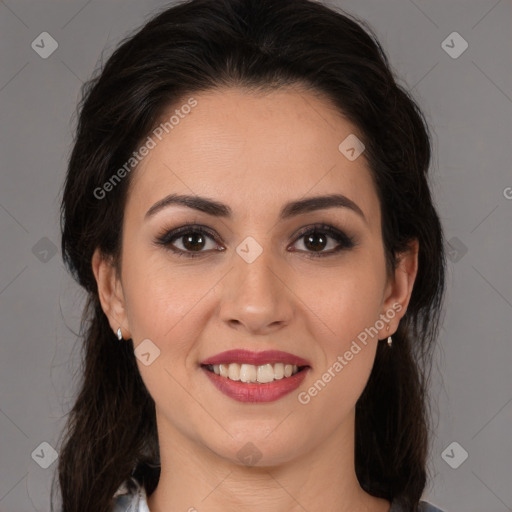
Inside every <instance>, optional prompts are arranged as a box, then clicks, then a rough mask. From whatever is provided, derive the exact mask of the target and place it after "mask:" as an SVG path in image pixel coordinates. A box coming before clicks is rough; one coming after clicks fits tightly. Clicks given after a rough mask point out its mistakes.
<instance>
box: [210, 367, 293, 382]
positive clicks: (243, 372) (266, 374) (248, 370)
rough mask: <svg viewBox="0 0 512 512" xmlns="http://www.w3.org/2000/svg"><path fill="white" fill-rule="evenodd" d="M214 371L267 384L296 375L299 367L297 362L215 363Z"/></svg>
mask: <svg viewBox="0 0 512 512" xmlns="http://www.w3.org/2000/svg"><path fill="white" fill-rule="evenodd" d="M209 368H213V372H214V373H215V374H216V375H220V376H221V377H226V378H228V379H231V380H235V381H241V382H258V383H260V384H265V383H267V382H273V381H274V380H280V379H283V378H286V377H291V376H292V375H295V374H296V373H297V372H298V371H299V368H298V366H297V365H296V364H293V365H292V364H283V363H275V364H273V365H272V364H263V365H261V366H254V365H253V364H245V363H244V364H238V363H231V364H214V365H211V366H209Z"/></svg>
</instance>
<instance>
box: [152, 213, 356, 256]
mask: <svg viewBox="0 0 512 512" xmlns="http://www.w3.org/2000/svg"><path fill="white" fill-rule="evenodd" d="M314 232H320V233H325V234H327V235H328V236H329V237H330V238H332V239H334V240H335V241H336V242H338V245H337V247H336V248H335V249H331V250H330V251H318V252H315V251H303V250H299V251H297V250H295V251H292V252H297V253H301V254H305V255H306V256H311V257H323V256H326V257H327V256H330V255H334V254H337V253H339V252H341V251H343V250H347V249H351V248H353V247H355V246H356V245H358V243H357V241H356V239H355V237H353V236H349V235H347V234H346V233H345V231H344V230H343V229H341V228H338V227H335V226H332V225H330V224H326V223H314V224H310V225H308V226H304V227H302V228H301V229H300V230H299V231H298V232H296V233H295V234H294V235H293V237H292V242H291V245H294V244H295V243H297V242H298V241H299V240H300V239H301V238H303V237H304V236H306V235H307V234H310V233H314ZM187 233H200V234H202V233H204V234H206V235H207V236H208V237H210V238H211V239H212V240H214V241H215V243H216V244H218V245H219V244H220V243H221V242H220V241H219V238H220V237H218V235H217V234H216V232H215V231H214V230H212V229H211V228H209V227H208V226H205V225H202V224H198V223H196V222H190V221H186V222H183V223H182V224H181V225H180V226H179V227H177V228H164V229H163V230H162V231H161V232H160V234H158V235H157V236H156V238H155V243H156V244H157V245H159V246H163V247H164V248H168V249H169V250H171V251H172V252H173V253H175V254H177V255H178V256H186V257H192V258H193V257H200V256H204V255H207V254H209V253H210V251H183V250H182V249H178V248H173V247H172V243H171V241H174V240H176V239H179V238H180V237H181V236H183V235H185V234H187ZM288 247H289V245H288V246H287V248H288ZM225 249H226V248H225V247H222V248H217V249H216V250H217V251H219V252H221V251H224V250H225Z"/></svg>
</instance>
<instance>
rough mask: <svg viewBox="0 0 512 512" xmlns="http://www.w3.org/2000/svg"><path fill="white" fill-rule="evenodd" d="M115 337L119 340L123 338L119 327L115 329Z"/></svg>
mask: <svg viewBox="0 0 512 512" xmlns="http://www.w3.org/2000/svg"><path fill="white" fill-rule="evenodd" d="M117 339H118V340H119V341H121V340H122V339H123V333H122V332H121V327H119V329H117Z"/></svg>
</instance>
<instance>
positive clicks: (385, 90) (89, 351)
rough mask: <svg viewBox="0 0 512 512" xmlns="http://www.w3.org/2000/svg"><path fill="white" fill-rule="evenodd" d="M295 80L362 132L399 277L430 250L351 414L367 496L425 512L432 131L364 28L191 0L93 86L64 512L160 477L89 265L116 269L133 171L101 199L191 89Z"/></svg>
mask: <svg viewBox="0 0 512 512" xmlns="http://www.w3.org/2000/svg"><path fill="white" fill-rule="evenodd" d="M295 85H300V86H303V87H306V88H307V90H309V91H311V92H312V93H315V94H318V95H320V96H322V97H323V98H326V99H328V100H329V101H330V102H331V104H332V105H334V107H335V109H336V110H337V111H338V112H339V113H340V114H341V115H343V116H344V117H345V118H346V119H348V121H349V122H351V123H352V124H353V125H354V126H355V127H357V129H358V130H359V132H360V135H361V136H360V138H361V139H362V141H363V143H364V145H365V148H366V149H365V152H364V158H365V159H366V161H367V163H368V166H369V169H370V172H371V175H372V178H373V180H374V183H375V185H376V190H377V193H378V198H379V202H380V209H381V217H382V237H383V243H384V249H385V254H386V264H387V267H388V270H390V269H391V270H392V269H394V268H395V267H396V265H397V262H398V260H399V256H400V253H403V252H404V251H406V250H407V249H408V248H409V247H410V244H411V242H412V241H414V240H417V241H418V242H419V252H418V273H417V276H416V280H415V283H414V287H413V290H412V294H411V298H410V302H409V305H408V309H407V311H406V313H405V315H404V316H403V318H402V319H401V322H400V324H399V327H398V330H397V332H396V333H395V334H394V336H393V347H392V349H391V350H390V349H389V348H388V347H387V345H386V344H382V343H380V344H378V348H377V353H376V356H375V362H374V366H373V369H372V372H371V375H370V377H369V380H368V382H367V385H366V387H365V389H364V391H363V393H362V395H361V396H360V398H359V399H358V401H357V404H356V419H355V421H356V425H355V428H356V437H355V470H356V474H357V477H358V479H359V482H360V485H361V487H362V488H363V489H364V490H365V491H366V492H368V493H370V494H372V495H374V496H376V497H382V498H386V499H388V500H389V501H393V500H395V501H397V502H399V503H400V504H403V506H404V507H405V508H406V509H407V510H411V511H417V509H418V503H419V501H420V498H421V495H422V493H423V491H424V488H425V486H426V483H427V473H428V470H427V460H428V450H429V442H430V425H429V421H430V419H431V411H430V402H429V395H428V385H429V375H430V372H431V366H432V355H433V347H434V344H435V341H436V339H437V335H438V330H439V324H440V313H441V310H442V302H443V295H444V288H445V266H446V262H445V254H444V248H443V233H442V226H441V224H440V220H439V218H438V215H437V213H436V210H435V207H434V204H433V200H432V197H431V192H430V189H429V183H428V181H429V180H428V171H429V165H430V158H431V136H430V133H429V129H428V124H427V122H426V120H425V118H424V116H423V114H422V112H421V110H420V109H419V107H418V106H417V104H416V103H415V101H414V100H413V98H412V96H411V95H410V93H408V92H407V91H406V89H405V88H403V87H401V86H400V85H399V84H398V83H397V79H395V77H394V73H393V71H392V69H391V67H390V64H389V62H388V59H387V57H386V55H385V53H384V51H383V49H382V48H381V46H380V44H379V42H378V41H377V37H376V36H375V34H374V33H373V32H372V30H371V28H369V27H368V26H367V24H366V23H365V22H364V21H361V20H358V19H357V18H355V17H354V16H352V15H349V14H347V13H342V12H341V11H340V10H334V9H333V8H329V7H327V6H325V5H322V4H320V3H317V2H314V1H309V0H280V1H279V2H275V1H274V0H258V1H257V2H256V1H254V0H192V1H189V2H185V3H180V4H175V5H173V6H172V7H171V8H168V9H166V10H164V11H162V12H161V13H159V14H157V15H155V16H154V17H153V18H151V19H150V20H149V21H148V22H147V23H146V24H145V25H144V26H143V27H142V28H141V29H139V30H138V31H137V32H135V33H134V34H131V35H130V36H129V37H128V38H126V39H125V40H123V41H122V43H121V44H120V45H119V46H118V47H117V49H116V50H115V51H114V52H113V54H112V55H111V56H110V58H109V59H108V60H107V62H106V63H105V65H104V66H103V69H102V70H97V72H96V73H95V76H94V77H93V78H91V79H90V80H89V81H88V82H86V83H85V84H84V86H83V88H82V96H81V100H80V102H79V105H78V112H79V116H78V123H77V127H76V136H75V140H74V145H73V148H72V151H71V155H70V158H69V165H68V169H67V175H66V180H65V184H64V187H63V198H62V204H61V230H62V246H61V249H62V256H63V259H64V262H65V264H66V266H67V268H68V269H69V271H70V273H71V274H72V276H73V277H74V279H75V280H76V281H77V282H78V283H79V285H80V286H81V287H83V288H84V289H85V291H86V292H87V302H86V304H85V308H84V311H83V315H82V322H81V330H80V336H81V337H83V346H82V350H83V359H82V368H80V371H81V381H80V387H79V392H78V397H77V399H76V401H75V402H74V405H73V407H72V409H71V411H70V412H69V418H68V420H67V423H66V428H65V431H64V433H63V439H62V447H61V449H60V457H59V463H58V468H57V469H58V477H59V484H60V490H61V497H62V511H63V512H79V511H80V512H81V511H83V510H95V511H96V512H107V511H110V510H112V507H113V498H112V497H113V494H114V493H115V491H116V490H117V489H118V487H119V486H120V484H121V483H122V482H123V481H125V480H127V479H128V478H129V477H135V478H136V479H138V481H139V482H141V483H142V484H143V485H144V487H145V489H146V492H147V494H148V495H150V494H151V493H152V492H153V491H154V489H155V488H156V486H157V484H158V479H159V475H160V458H159V457H160V456H159V448H158V436H157V428H156V418H155V404H154V401H153V399H152V397H151V396H150V395H149V393H148V391H147V389H146V387H145V385H144V383H143V381H142V379H141V376H140V374H139V371H138V368H137V364H136V361H135V356H134V347H133V342H132V340H128V341H125V342H123V343H119V342H118V341H117V338H116V336H115V334H114V333H113V332H112V330H111V328H110V325H109V322H108V319H107V317H106V315H105V313H104V312H103V310H102V308H101V305H100V301H99V298H98V289H97V283H96V280H95V277H94V274H93V271H92V265H91V260H92V255H93V253H94V251H95V249H96V248H99V249H100V250H101V252H102V254H103V255H104V256H105V257H108V258H110V259H111V261H112V262H113V264H114V265H115V266H116V268H117V269H118V268H119V265H120V255H121V239H122V222H123V213H124V206H125V202H126V196H127V190H128V187H129V184H130V182H131V177H132V175H133V173H131V174H128V175H127V176H126V177H125V178H124V179H123V180H120V182H119V183H117V184H116V186H115V187H113V189H112V190H111V191H110V192H109V194H108V198H102V199H99V198H98V197H97V194H95V192H94V191H95V190H97V188H98V187H102V186H103V185H104V184H105V183H106V182H107V181H108V180H109V179H110V178H111V177H112V175H113V172H114V171H115V170H116V169H119V168H120V167H121V166H123V164H124V163H125V162H127V161H128V159H129V158H130V157H131V156H132V154H133V152H134V151H135V150H136V149H137V148H138V147H139V144H140V143H141V141H143V140H144V139H145V138H146V137H147V136H148V134H150V133H151V131H152V130H154V128H155V127H156V126H157V125H158V124H159V122H160V120H161V118H162V115H163V114H164V113H165V112H166V111H167V110H168V109H169V107H170V105H177V104H179V101H183V98H186V97H187V95H191V94H193V93H198V92H201V91H209V90H215V89H217V90H221V89H222V88H223V87H240V88H244V89H248V90H251V91H256V92H264V91H269V90H273V89H276V88H281V87H287V86H295ZM134 172H136V170H135V171H134ZM52 489H53V485H52ZM52 510H54V509H53V499H52Z"/></svg>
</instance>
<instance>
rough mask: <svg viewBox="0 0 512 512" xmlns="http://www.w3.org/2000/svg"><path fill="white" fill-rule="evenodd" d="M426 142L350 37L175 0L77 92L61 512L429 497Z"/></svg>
mask: <svg viewBox="0 0 512 512" xmlns="http://www.w3.org/2000/svg"><path fill="white" fill-rule="evenodd" d="M430 153H431V149H430V136H429V131H428V127H427V125H426V123H425V121H424V118H423V116H422V114H421V111H420V110H419V108H418V107H417V105H416V104H415V103H414V101H413V100H412V99H411V97H410V96H409V95H408V94H407V93H406V92H405V91H403V90H402V89H401V88H400V87H399V86H398V85H397V84H396V82H395V79H394V77H393V74H392V73H391V71H390V68H389V64H388V61H387V59H386V56H385V54H384V52H383V51H382V49H381V47H380V46H379V44H378V42H377V41H376V39H375V36H373V35H372V33H371V31H370V30H369V29H367V31H365V30H363V28H362V23H361V22H359V23H357V22H356V21H354V20H353V19H351V18H350V17H349V16H346V15H343V14H341V13H339V12H335V11H334V10H331V9H329V8H327V7H326V6H323V5H321V4H319V3H316V2H311V1H308V0H293V1H292V0H285V1H284V0H283V1H280V2H274V1H270V0H259V1H257V2H256V1H250V0H193V1H191V2H187V3H183V4H180V5H177V6H174V7H172V8H170V9H168V10H166V11H164V12H162V13H161V14H160V15H158V16H156V17H155V18H153V19H152V20H150V21H149V22H148V23H147V24H146V25H145V26H144V27H143V28H142V29H141V30H140V31H139V32H137V33H136V34H135V35H133V36H132V37H130V38H129V39H128V40H126V41H125V42H124V43H123V44H122V45H121V46H120V47H119V48H118V49H117V50H116V51H115V53H114V54H113V55H112V56H111V57H110V59H109V60H108V61H107V63H106V64H105V66H104V68H103V70H102V72H101V74H100V75H99V76H98V77H96V78H94V79H93V80H91V81H90V82H89V83H88V85H87V87H86V88H85V91H84V99H83V101H82V104H81V112H80V117H79V123H78V129H77V137H76V141H75V144H74V148H73V152H72V154H71V158H70V162H69V169H68V174H67V178H66V183H65V188H64V193H63V202H62V251H63V256H64V259H65V261H66V263H67V265H68V267H69V269H70V271H71V272H72V274H73V276H74V277H75V278H76V280H77V281H78V283H79V284H80V285H81V286H82V287H84V289H85V290H86V291H87V293H88V297H89V300H88V304H87V307H86V310H85V311H84V343H85V344H84V373H83V382H82V383H81V389H80V393H79V396H78V398H77V401H76V403H75V405H74V407H73V409H72V411H71V413H70V417H69V423H68V425H67V429H66V433H65V434H66V435H65V436H64V439H63V441H62V448H61V451H60V460H59V468H58V476H59V483H60V488H61V495H62V510H63V511H65V512H75V511H76V512H78V511H83V510H95V511H97V512H107V511H110V510H117V511H124V510H132V511H148V510H151V512H167V511H175V510H189V511H193V510H198V511H201V510H208V511H220V510H222V511H226V510H227V511H231V510H245V511H249V510H251V511H252V510H265V511H270V512H282V511H299V510H307V511H316V510H333V511H340V512H348V511H363V510H364V511H371V512H405V511H407V512H409V511H431V512H432V511H436V510H438V509H436V508H435V507H433V506H432V505H430V504H428V503H426V502H425V501H422V500H421V496H422V493H423V491H424V489H425V486H426V482H427V467H426V463H427V456H428V447H429V439H430V437H429V430H430V414H429V407H428V405H429V404H428V400H427V377H428V373H429V368H430V360H431V354H432V348H433V344H434V342H435V339H436V336H437V330H438V321H439V312H440V309H441V306H442V299H443V291H444V269H445V263H444V253H443V243H442V240H443V234H442V228H441V225H440V222H439V218H438V215H437V213H436V211H435V208H434V206H433V202H432V198H431V194H430V191H429V185H428V177H427V171H428V167H429V162H430Z"/></svg>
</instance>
